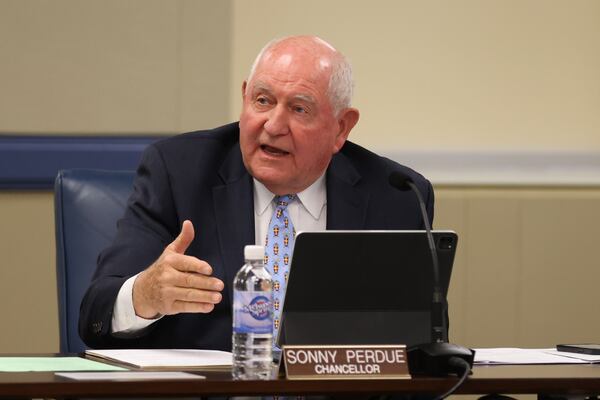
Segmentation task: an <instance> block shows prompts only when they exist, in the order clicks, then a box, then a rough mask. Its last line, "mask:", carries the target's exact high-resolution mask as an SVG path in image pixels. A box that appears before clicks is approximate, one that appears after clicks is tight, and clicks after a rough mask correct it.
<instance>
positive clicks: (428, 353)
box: [389, 171, 475, 376]
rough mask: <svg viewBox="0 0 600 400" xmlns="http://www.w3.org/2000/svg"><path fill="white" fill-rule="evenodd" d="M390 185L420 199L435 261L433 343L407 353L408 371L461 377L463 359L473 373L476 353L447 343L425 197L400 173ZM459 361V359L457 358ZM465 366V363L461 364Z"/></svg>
mask: <svg viewBox="0 0 600 400" xmlns="http://www.w3.org/2000/svg"><path fill="white" fill-rule="evenodd" d="M389 182H390V185H392V186H393V187H395V188H396V189H398V190H401V191H408V190H412V191H413V192H414V194H415V195H416V196H417V200H418V201H419V207H420V209H421V216H422V217H423V224H424V225H425V231H426V235H427V241H428V243H429V250H430V252H431V260H432V261H433V293H432V294H433V296H432V309H431V332H432V339H433V342H432V343H426V344H421V345H417V346H412V347H411V348H409V349H408V352H407V356H408V367H409V370H410V373H411V374H416V375H419V374H423V375H438V376H439V375H447V374H449V373H459V372H460V371H457V370H456V367H455V364H456V362H455V361H456V358H459V359H463V360H464V361H466V364H468V367H469V368H468V370H469V371H470V369H471V367H472V366H473V358H474V356H475V352H474V351H473V350H471V349H467V348H465V347H461V346H457V345H454V344H450V343H447V342H448V333H447V331H446V326H447V324H446V311H445V309H444V294H443V292H442V287H441V284H440V268H439V262H438V254H437V250H436V247H435V241H434V239H433V233H431V224H430V223H429V217H428V215H427V209H426V207H425V202H424V201H423V196H422V195H421V192H420V190H419V188H417V185H415V183H414V182H413V180H412V178H411V177H410V176H408V175H406V174H405V173H403V172H400V171H394V172H392V173H391V174H390V176H389ZM455 357H456V358H455ZM462 365H465V363H462Z"/></svg>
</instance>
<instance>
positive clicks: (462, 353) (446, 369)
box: [407, 343, 475, 376]
mask: <svg viewBox="0 0 600 400" xmlns="http://www.w3.org/2000/svg"><path fill="white" fill-rule="evenodd" d="M452 357H457V358H462V359H463V360H465V361H466V362H467V363H468V364H469V366H470V367H471V368H473V359H474V357H475V351H473V350H471V349H468V348H466V347H462V346H458V345H456V344H452V343H424V344H420V345H416V346H412V347H410V348H409V349H408V350H407V358H408V370H409V371H410V374H411V375H427V376H446V375H450V374H461V373H462V372H463V370H462V369H457V368H455V367H453V366H452V365H451V364H453V363H449V361H450V358H452Z"/></svg>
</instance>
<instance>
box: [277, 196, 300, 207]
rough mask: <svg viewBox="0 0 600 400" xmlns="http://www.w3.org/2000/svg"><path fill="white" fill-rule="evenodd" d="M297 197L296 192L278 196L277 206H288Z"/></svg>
mask: <svg viewBox="0 0 600 400" xmlns="http://www.w3.org/2000/svg"><path fill="white" fill-rule="evenodd" d="M295 198H296V195H295V194H286V195H283V196H277V197H276V198H275V203H276V204H277V207H282V208H286V207H287V206H288V204H290V203H291V202H292V201H294V199H295Z"/></svg>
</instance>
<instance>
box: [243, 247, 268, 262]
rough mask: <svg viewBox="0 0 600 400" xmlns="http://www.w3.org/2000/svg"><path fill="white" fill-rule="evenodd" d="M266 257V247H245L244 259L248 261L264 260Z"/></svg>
mask: <svg viewBox="0 0 600 400" xmlns="http://www.w3.org/2000/svg"><path fill="white" fill-rule="evenodd" d="M264 257H265V246H246V247H244V258H245V259H246V260H262V259H263V258H264Z"/></svg>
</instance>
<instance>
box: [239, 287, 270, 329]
mask: <svg viewBox="0 0 600 400" xmlns="http://www.w3.org/2000/svg"><path fill="white" fill-rule="evenodd" d="M233 332H234V333H272V332H273V311H272V304H271V298H270V293H269V292H267V293H265V292H235V293H234V294H233Z"/></svg>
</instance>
